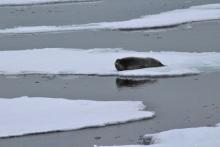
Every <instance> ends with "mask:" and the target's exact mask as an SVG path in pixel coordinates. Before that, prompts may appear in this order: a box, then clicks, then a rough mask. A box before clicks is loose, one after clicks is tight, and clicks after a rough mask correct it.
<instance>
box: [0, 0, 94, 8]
mask: <svg viewBox="0 0 220 147" xmlns="http://www.w3.org/2000/svg"><path fill="white" fill-rule="evenodd" d="M94 1H98V0H1V1H0V7H1V6H24V5H40V4H58V3H70V2H94Z"/></svg>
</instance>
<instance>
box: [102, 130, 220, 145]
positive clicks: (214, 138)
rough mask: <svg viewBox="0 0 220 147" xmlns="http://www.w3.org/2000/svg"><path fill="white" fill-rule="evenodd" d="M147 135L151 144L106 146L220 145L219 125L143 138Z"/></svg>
mask: <svg viewBox="0 0 220 147" xmlns="http://www.w3.org/2000/svg"><path fill="white" fill-rule="evenodd" d="M149 137H151V138H152V143H153V144H150V145H124V146H108V147H218V146H220V139H219V138H220V127H199V128H186V129H175V130H169V131H165V132H161V133H158V134H150V135H146V136H145V137H144V138H145V139H149ZM100 147H101V146H100ZM102 147H104V146H102ZM105 147H107V146H105Z"/></svg>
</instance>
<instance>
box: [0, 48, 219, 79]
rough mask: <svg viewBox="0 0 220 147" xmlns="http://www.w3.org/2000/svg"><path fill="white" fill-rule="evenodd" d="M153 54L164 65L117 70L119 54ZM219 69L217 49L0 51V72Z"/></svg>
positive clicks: (151, 73) (191, 71)
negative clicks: (196, 51)
mask: <svg viewBox="0 0 220 147" xmlns="http://www.w3.org/2000/svg"><path fill="white" fill-rule="evenodd" d="M129 56H136V57H153V58H156V59H158V60H160V61H161V62H162V63H163V64H164V65H166V66H164V67H156V68H145V69H138V70H128V71H120V72H118V71H117V70H116V69H115V66H114V62H115V60H116V59H117V58H122V57H129ZM216 71H220V53H216V52H206V53H186V52H135V51H125V50H122V49H90V50H80V49H59V48H47V49H33V50H20V51H0V74H1V75H16V74H73V75H101V76H131V77H132V76H133V77H134V76H145V77H158V76H159V77H161V76H182V75H191V74H198V73H201V72H216Z"/></svg>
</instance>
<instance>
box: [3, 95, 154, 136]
mask: <svg viewBox="0 0 220 147" xmlns="http://www.w3.org/2000/svg"><path fill="white" fill-rule="evenodd" d="M144 109H145V106H144V104H143V103H142V102H140V101H88V100H67V99H57V98H45V97H31V98H29V97H21V98H14V99H2V98H1V99H0V117H1V119H0V137H10V136H19V135H25V134H34V133H45V132H53V131H65V130H76V129H82V128H88V127H101V126H106V125H111V124H119V123H125V122H130V121H136V120H141V119H146V118H152V117H153V116H154V112H149V111H144Z"/></svg>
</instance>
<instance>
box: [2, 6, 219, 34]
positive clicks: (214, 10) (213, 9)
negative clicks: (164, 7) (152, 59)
mask: <svg viewBox="0 0 220 147" xmlns="http://www.w3.org/2000/svg"><path fill="white" fill-rule="evenodd" d="M217 19H220V4H208V5H200V6H192V7H190V8H187V9H177V10H172V11H168V12H162V13H159V14H154V15H146V16H143V17H140V18H137V19H131V20H127V21H118V22H100V23H89V24H81V25H64V26H25V27H15V28H7V29H1V30H0V34H13V33H46V32H59V31H74V30H100V29H104V30H138V29H156V28H164V27H173V26H177V25H181V24H185V23H191V22H199V21H209V20H217Z"/></svg>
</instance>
